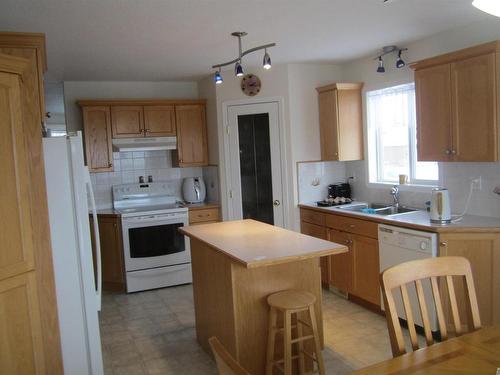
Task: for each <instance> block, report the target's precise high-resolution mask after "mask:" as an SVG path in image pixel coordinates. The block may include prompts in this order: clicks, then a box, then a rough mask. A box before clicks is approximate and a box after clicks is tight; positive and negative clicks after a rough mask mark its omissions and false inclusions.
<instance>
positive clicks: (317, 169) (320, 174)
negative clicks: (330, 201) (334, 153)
mask: <svg viewBox="0 0 500 375" xmlns="http://www.w3.org/2000/svg"><path fill="white" fill-rule="evenodd" d="M297 168H298V171H297V178H298V191H299V203H311V202H316V201H320V200H323V199H325V198H326V197H327V195H328V185H330V184H333V183H336V182H345V180H346V168H345V163H342V162H336V161H318V162H299V163H297Z"/></svg>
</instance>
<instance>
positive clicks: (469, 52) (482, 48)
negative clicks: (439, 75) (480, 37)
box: [408, 40, 500, 70]
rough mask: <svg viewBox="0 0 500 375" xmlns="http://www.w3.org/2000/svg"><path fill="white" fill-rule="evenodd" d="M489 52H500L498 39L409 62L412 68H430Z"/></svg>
mask: <svg viewBox="0 0 500 375" xmlns="http://www.w3.org/2000/svg"><path fill="white" fill-rule="evenodd" d="M489 53H500V40H496V41H494V42H489V43H484V44H480V45H477V46H474V47H469V48H465V49H461V50H458V51H453V52H450V53H446V54H444V55H439V56H434V57H430V58H427V59H423V60H419V61H416V62H413V63H411V64H409V65H408V66H409V67H410V68H411V69H413V70H419V69H425V68H430V67H432V66H436V65H442V64H449V63H452V62H456V61H460V60H465V59H468V58H471V57H475V56H481V55H486V54H489Z"/></svg>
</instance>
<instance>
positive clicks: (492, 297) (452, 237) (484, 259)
mask: <svg viewBox="0 0 500 375" xmlns="http://www.w3.org/2000/svg"><path fill="white" fill-rule="evenodd" d="M439 245H440V246H439V256H463V257H465V258H467V259H468V260H469V261H470V263H471V267H472V275H473V277H474V285H475V288H476V294H477V299H478V305H479V314H480V317H481V323H482V325H483V326H489V325H497V324H500V298H499V296H500V274H499V272H498V269H500V234H498V233H441V234H439ZM442 287H443V293H445V292H446V287H445V286H444V284H443V285H442ZM455 291H456V293H457V299H458V304H459V312H460V317H461V321H462V322H463V323H465V322H466V321H467V315H466V311H465V303H464V301H466V299H465V295H464V290H463V283H462V282H460V281H459V280H455ZM444 295H447V294H444ZM445 302H446V304H445V305H446V306H445V307H446V310H447V311H448V314H447V319H448V323H449V326H450V329H453V328H452V324H451V323H452V319H451V312H450V311H449V304H448V303H447V302H448V301H447V299H445Z"/></svg>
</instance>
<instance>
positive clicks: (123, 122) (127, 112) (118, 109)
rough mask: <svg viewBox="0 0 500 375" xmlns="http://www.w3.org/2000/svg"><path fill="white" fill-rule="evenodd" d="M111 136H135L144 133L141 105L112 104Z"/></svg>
mask: <svg viewBox="0 0 500 375" xmlns="http://www.w3.org/2000/svg"><path fill="white" fill-rule="evenodd" d="M111 128H112V130H113V138H137V137H142V136H143V134H144V113H143V111H142V107H141V106H130V105H128V106H112V107H111Z"/></svg>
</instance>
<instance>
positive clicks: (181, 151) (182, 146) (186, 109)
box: [173, 104, 208, 167]
mask: <svg viewBox="0 0 500 375" xmlns="http://www.w3.org/2000/svg"><path fill="white" fill-rule="evenodd" d="M175 122H176V126H177V150H174V156H175V157H174V158H173V162H174V164H175V165H177V166H179V167H188V166H192V167H195V166H203V165H207V164H208V147H207V124H206V117H205V105H200V104H192V105H176V106H175Z"/></svg>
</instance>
